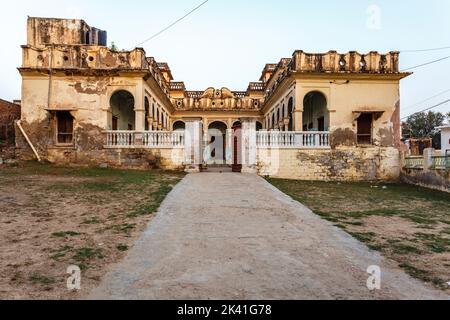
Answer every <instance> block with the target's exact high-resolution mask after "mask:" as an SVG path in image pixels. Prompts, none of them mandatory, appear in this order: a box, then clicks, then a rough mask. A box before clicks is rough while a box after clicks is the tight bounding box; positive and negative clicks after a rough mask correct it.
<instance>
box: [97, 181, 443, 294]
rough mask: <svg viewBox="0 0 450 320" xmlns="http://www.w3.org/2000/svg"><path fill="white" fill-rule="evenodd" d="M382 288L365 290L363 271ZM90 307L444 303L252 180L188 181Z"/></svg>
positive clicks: (426, 287)
mask: <svg viewBox="0 0 450 320" xmlns="http://www.w3.org/2000/svg"><path fill="white" fill-rule="evenodd" d="M373 265H376V266H379V267H380V268H381V288H380V290H375V291H370V290H369V289H368V288H367V279H368V277H369V275H368V273H367V268H368V267H369V266H373ZM89 298H92V299H192V300H196V299H250V300H259V299H290V300H291V299H448V298H449V297H448V295H446V294H445V293H443V292H440V291H439V290H436V289H434V288H432V287H431V286H429V285H427V284H425V283H423V282H422V281H420V280H416V279H413V278H411V277H410V276H409V275H407V274H406V273H405V272H404V270H402V269H401V268H399V266H398V264H397V263H395V262H394V261H392V260H389V259H385V258H383V257H382V256H381V255H380V254H379V253H377V252H375V251H373V250H370V249H368V248H367V246H365V245H364V244H362V243H361V242H359V241H357V240H356V239H354V238H352V237H351V236H350V235H348V234H347V233H346V232H344V231H343V230H340V229H339V228H337V227H335V226H333V225H332V224H331V223H330V222H328V221H326V220H324V219H322V218H320V217H318V216H317V215H315V214H314V213H312V212H311V211H310V210H309V209H308V208H306V207H305V206H303V205H302V204H300V203H298V202H297V201H294V200H292V199H291V198H290V197H288V196H286V195H285V194H283V193H282V192H280V191H279V190H277V189H276V188H274V187H273V186H271V185H270V184H269V183H267V182H266V181H264V179H262V178H260V177H257V176H256V175H246V174H232V173H222V174H221V173H203V174H190V175H188V176H186V177H185V178H184V179H183V180H182V181H181V182H180V183H179V184H178V185H177V186H176V187H175V188H174V190H173V191H172V192H171V193H170V194H169V195H168V197H167V198H166V199H165V200H164V202H163V204H162V206H161V208H160V210H159V212H158V215H157V217H156V218H155V220H153V221H152V223H151V224H150V225H149V227H148V228H147V229H146V230H145V232H144V233H143V234H142V236H141V237H140V238H139V240H138V241H137V243H136V245H135V247H134V248H133V249H132V250H130V252H129V253H128V255H127V256H126V257H125V259H124V260H122V261H121V262H119V263H118V264H117V265H114V266H112V267H111V269H110V270H109V272H108V273H107V275H106V276H105V277H104V278H103V280H102V282H101V284H100V286H99V287H97V288H95V289H94V290H93V291H92V293H91V294H90V296H89Z"/></svg>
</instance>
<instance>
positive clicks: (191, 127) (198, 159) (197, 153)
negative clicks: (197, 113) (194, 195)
mask: <svg viewBox="0 0 450 320" xmlns="http://www.w3.org/2000/svg"><path fill="white" fill-rule="evenodd" d="M185 123H186V130H185V149H184V154H185V165H186V172H200V165H201V164H202V163H203V155H202V143H201V141H202V133H203V132H202V131H203V128H202V121H201V119H189V120H185Z"/></svg>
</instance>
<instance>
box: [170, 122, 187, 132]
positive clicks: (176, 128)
mask: <svg viewBox="0 0 450 320" xmlns="http://www.w3.org/2000/svg"><path fill="white" fill-rule="evenodd" d="M172 130H173V131H184V130H186V123H184V122H183V121H175V122H174V124H173V126H172Z"/></svg>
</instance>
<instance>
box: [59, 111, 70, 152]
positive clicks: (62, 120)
mask: <svg viewBox="0 0 450 320" xmlns="http://www.w3.org/2000/svg"><path fill="white" fill-rule="evenodd" d="M56 118H57V143H59V144H71V143H73V117H72V115H71V114H70V112H68V111H58V112H57V113H56Z"/></svg>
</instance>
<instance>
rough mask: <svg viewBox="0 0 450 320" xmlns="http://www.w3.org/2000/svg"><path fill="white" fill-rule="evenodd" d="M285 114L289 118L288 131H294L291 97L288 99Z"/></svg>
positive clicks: (292, 101) (292, 100)
mask: <svg viewBox="0 0 450 320" xmlns="http://www.w3.org/2000/svg"><path fill="white" fill-rule="evenodd" d="M287 112H288V118H289V125H288V131H294V99H293V98H292V97H291V98H290V99H289V102H288V110H287Z"/></svg>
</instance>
